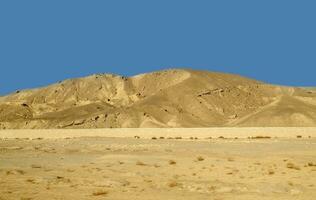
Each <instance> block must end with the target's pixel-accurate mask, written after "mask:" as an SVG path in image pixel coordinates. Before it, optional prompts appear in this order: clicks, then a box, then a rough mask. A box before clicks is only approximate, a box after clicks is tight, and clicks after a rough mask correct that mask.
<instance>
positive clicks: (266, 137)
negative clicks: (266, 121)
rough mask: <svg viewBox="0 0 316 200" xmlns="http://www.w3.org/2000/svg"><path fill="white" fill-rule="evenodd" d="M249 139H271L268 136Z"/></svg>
mask: <svg viewBox="0 0 316 200" xmlns="http://www.w3.org/2000/svg"><path fill="white" fill-rule="evenodd" d="M251 139H271V137H270V136H262V135H258V136H253V137H251Z"/></svg>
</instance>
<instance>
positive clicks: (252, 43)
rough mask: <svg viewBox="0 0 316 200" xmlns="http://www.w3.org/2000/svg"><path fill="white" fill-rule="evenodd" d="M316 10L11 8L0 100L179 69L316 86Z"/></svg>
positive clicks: (298, 4)
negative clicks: (89, 80)
mask: <svg viewBox="0 0 316 200" xmlns="http://www.w3.org/2000/svg"><path fill="white" fill-rule="evenodd" d="M315 2H316V1H312V0H310V1H309V0H301V1H298V0H296V1H293V0H264V1H260V0H238V1H236V0H231V1H229V0H213V1H212V0H191V1H188V0H159V1H158V0H155V1H154V0H143V1H141V0H133V1H131V0H125V1H124V0H93V1H88V0H85V1H81V0H54V1H48V0H38V1H36V0H28V1H25V0H20V1H18V0H2V1H0V69H1V70H0V94H2V95H3V94H7V93H9V92H12V91H14V90H17V89H23V88H33V87H38V86H44V85H47V84H50V83H54V82H57V81H59V80H63V79H66V78H73V77H79V76H85V75H89V74H93V73H107V72H108V73H116V74H121V75H126V76H129V75H134V74H138V73H142V72H149V71H153V70H159V69H165V68H170V67H172V68H174V67H188V68H193V69H203V70H205V69H206V70H211V71H222V72H229V73H237V74H241V75H244V76H248V77H251V78H255V79H259V80H263V81H266V82H269V83H275V84H283V85H294V86H316V78H315V74H316V38H315V37H316V26H315V21H316V12H315V10H316V3H315Z"/></svg>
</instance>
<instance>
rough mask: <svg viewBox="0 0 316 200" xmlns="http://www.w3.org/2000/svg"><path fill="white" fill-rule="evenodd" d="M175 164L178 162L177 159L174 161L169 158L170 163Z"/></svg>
mask: <svg viewBox="0 0 316 200" xmlns="http://www.w3.org/2000/svg"><path fill="white" fill-rule="evenodd" d="M175 164H177V162H176V161H174V160H169V165H175Z"/></svg>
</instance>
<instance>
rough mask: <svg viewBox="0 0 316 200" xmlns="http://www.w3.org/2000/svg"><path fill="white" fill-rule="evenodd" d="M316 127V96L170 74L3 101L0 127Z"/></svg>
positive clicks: (226, 77) (200, 74) (63, 85)
mask: <svg viewBox="0 0 316 200" xmlns="http://www.w3.org/2000/svg"><path fill="white" fill-rule="evenodd" d="M214 126H217V127H218V126H316V90H309V89H302V88H293V87H283V86H276V85H269V84H265V83H262V82H259V81H256V80H251V79H248V78H244V77H241V76H238V75H232V74H224V73H213V72H208V71H194V70H189V69H170V70H164V71H158V72H153V73H148V74H140V75H137V76H133V77H122V76H118V75H112V74H96V75H92V76H89V77H85V78H78V79H71V80H65V81H62V82H59V83H56V84H53V85H50V86H48V87H44V88H39V89H32V90H25V91H17V92H16V93H14V94H11V95H8V96H5V97H1V98H0V129H10V128H116V127H214Z"/></svg>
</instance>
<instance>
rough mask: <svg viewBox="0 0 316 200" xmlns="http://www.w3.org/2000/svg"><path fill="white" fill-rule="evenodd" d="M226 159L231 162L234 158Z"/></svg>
mask: <svg viewBox="0 0 316 200" xmlns="http://www.w3.org/2000/svg"><path fill="white" fill-rule="evenodd" d="M227 160H228V161H229V162H233V161H235V159H234V158H227Z"/></svg>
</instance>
